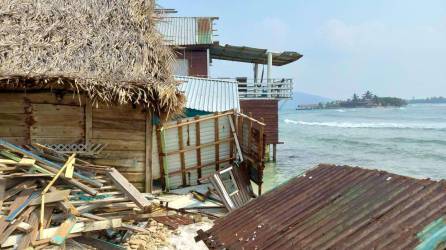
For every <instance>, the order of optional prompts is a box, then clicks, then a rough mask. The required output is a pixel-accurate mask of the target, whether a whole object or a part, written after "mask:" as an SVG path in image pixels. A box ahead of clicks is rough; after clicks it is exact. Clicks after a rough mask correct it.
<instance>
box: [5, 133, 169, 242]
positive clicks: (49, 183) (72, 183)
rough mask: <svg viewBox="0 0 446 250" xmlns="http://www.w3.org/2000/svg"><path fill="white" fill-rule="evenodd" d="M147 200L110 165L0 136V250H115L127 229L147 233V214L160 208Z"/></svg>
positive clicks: (149, 216) (124, 236) (127, 233)
mask: <svg viewBox="0 0 446 250" xmlns="http://www.w3.org/2000/svg"><path fill="white" fill-rule="evenodd" d="M148 198H150V197H146V196H145V195H144V194H142V193H140V192H139V191H138V190H137V189H136V188H135V187H134V186H133V185H132V184H130V183H129V182H128V181H127V179H125V178H124V177H123V176H122V175H121V174H120V173H119V172H118V171H117V170H116V169H114V168H110V167H104V166H97V165H93V164H90V163H88V162H86V161H83V160H80V159H77V158H76V156H75V155H74V154H73V155H65V154H60V153H57V152H55V151H53V150H51V149H49V148H47V147H45V146H44V145H40V144H32V145H31V146H26V147H25V148H22V147H19V146H16V145H14V144H11V143H9V142H7V141H4V140H1V139H0V206H1V215H0V216H1V217H0V245H1V247H2V248H14V249H26V248H27V247H34V248H35V249H44V248H47V247H51V246H53V247H54V246H64V245H65V244H66V243H67V242H68V243H70V244H79V245H80V244H86V245H88V246H93V247H96V248H104V247H106V246H113V248H112V249H116V248H117V247H118V248H119V247H121V246H118V245H119V244H121V243H122V242H124V241H125V240H126V239H128V238H130V235H131V233H132V232H138V233H150V232H149V231H148V230H147V229H146V228H145V225H147V223H148V218H151V217H152V216H153V214H155V213H157V212H160V211H162V210H163V208H161V207H160V206H158V205H156V204H155V203H154V202H151V201H150V199H148ZM141 221H143V222H142V224H141ZM144 221H145V222H144ZM138 222H139V224H137V223H138ZM68 239H70V240H68ZM84 246H85V245H84ZM121 248H122V247H121Z"/></svg>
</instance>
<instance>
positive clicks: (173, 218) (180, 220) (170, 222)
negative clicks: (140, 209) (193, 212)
mask: <svg viewBox="0 0 446 250" xmlns="http://www.w3.org/2000/svg"><path fill="white" fill-rule="evenodd" d="M153 219H154V220H155V221H157V222H158V223H161V224H163V225H166V226H167V227H169V228H170V229H173V230H176V229H178V227H179V226H180V225H190V224H192V223H194V221H193V220H192V219H191V218H188V217H186V216H182V215H178V214H175V215H168V216H159V217H154V218H153Z"/></svg>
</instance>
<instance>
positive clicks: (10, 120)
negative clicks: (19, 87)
mask: <svg viewBox="0 0 446 250" xmlns="http://www.w3.org/2000/svg"><path fill="white" fill-rule="evenodd" d="M27 134H28V131H27V126H26V115H25V102H24V98H23V97H21V98H20V97H17V96H16V95H14V96H12V95H9V94H1V93H0V138H4V139H6V140H8V141H10V142H12V143H17V144H25V143H26V141H27V136H26V135H27Z"/></svg>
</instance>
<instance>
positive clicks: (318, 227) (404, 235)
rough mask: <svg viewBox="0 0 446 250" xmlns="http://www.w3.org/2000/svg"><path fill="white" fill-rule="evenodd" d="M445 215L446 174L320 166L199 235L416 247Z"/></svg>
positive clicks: (248, 242)
mask: <svg viewBox="0 0 446 250" xmlns="http://www.w3.org/2000/svg"><path fill="white" fill-rule="evenodd" d="M445 214H446V183H445V181H439V182H437V181H432V180H418V179H413V178H409V177H404V176H399V175H395V174H391V173H387V172H383V171H377V170H366V169H361V168H353V167H348V166H332V165H319V166H318V167H317V168H315V169H313V170H310V171H308V172H307V173H306V174H304V175H303V176H300V177H297V178H294V179H292V180H291V181H289V182H288V183H286V184H284V185H282V186H280V187H278V188H276V189H275V190H273V191H271V192H269V193H267V194H265V195H264V196H261V197H260V198H257V199H256V200H254V201H252V202H250V203H248V204H247V205H246V206H244V207H242V208H240V209H238V210H236V211H234V212H232V213H230V214H229V215H228V216H226V217H225V218H222V219H220V220H217V221H215V224H214V227H213V228H211V229H210V230H208V231H206V232H202V231H201V232H199V238H201V239H204V241H205V243H206V244H207V246H208V247H209V248H227V249H413V248H414V247H417V246H419V245H420V244H421V243H422V242H423V240H424V238H421V237H423V236H422V235H423V234H422V233H421V234H420V232H424V231H426V229H425V228H429V229H432V228H433V227H432V223H434V222H436V221H438V220H439V219H440V218H441V217H443V216H445ZM442 228H444V227H442ZM420 235H421V236H420Z"/></svg>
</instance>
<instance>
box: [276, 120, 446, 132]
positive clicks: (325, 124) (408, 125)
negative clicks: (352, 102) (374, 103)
mask: <svg viewBox="0 0 446 250" xmlns="http://www.w3.org/2000/svg"><path fill="white" fill-rule="evenodd" d="M285 123H288V124H297V125H304V126H322V127H336V128H390V129H433V130H445V129H446V124H445V123H441V124H440V123H435V124H432V123H431V124H427V123H426V124H425V123H390V122H370V123H368V122H358V123H353V122H306V121H295V120H291V119H285Z"/></svg>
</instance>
